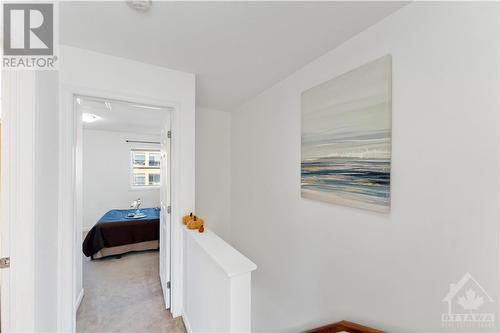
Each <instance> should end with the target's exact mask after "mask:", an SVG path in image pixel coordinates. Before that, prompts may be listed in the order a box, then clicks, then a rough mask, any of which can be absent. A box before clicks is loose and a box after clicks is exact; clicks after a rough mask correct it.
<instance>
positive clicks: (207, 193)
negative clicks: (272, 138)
mask: <svg viewBox="0 0 500 333" xmlns="http://www.w3.org/2000/svg"><path fill="white" fill-rule="evenodd" d="M230 119H231V116H230V113H228V112H225V111H219V110H214V109H207V108H198V107H197V108H196V214H198V215H200V216H201V217H203V218H204V219H205V223H206V225H207V227H208V228H210V229H212V231H214V232H215V233H216V234H217V235H219V236H220V237H221V238H222V239H224V240H227V239H228V237H229V228H230V214H231V207H230V205H228V203H229V202H230V200H231V194H230V193H231V192H230V191H231V183H230V179H231V178H230V177H231V174H230V167H231V166H230V164H231V160H230V141H229V140H230Z"/></svg>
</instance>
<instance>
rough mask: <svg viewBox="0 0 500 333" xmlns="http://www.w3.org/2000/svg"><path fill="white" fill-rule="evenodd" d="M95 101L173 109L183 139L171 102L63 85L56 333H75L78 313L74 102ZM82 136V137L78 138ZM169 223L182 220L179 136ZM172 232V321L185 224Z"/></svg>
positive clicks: (177, 310) (177, 311)
mask: <svg viewBox="0 0 500 333" xmlns="http://www.w3.org/2000/svg"><path fill="white" fill-rule="evenodd" d="M75 95H83V96H92V97H97V98H106V99H114V100H122V101H128V102H132V103H138V104H146V105H162V106H163V107H166V108H168V109H170V112H171V128H172V132H173V133H180V128H181V124H180V114H179V113H180V107H179V105H178V103H176V102H172V101H169V100H158V99H153V98H149V97H144V96H137V95H134V94H129V93H126V94H124V93H121V92H117V91H105V90H102V89H92V88H86V87H78V86H73V85H68V84H64V83H62V84H61V95H60V110H59V112H60V122H59V135H60V147H59V158H60V162H59V167H60V179H59V184H60V191H59V210H60V211H59V219H58V225H59V235H60V237H59V244H58V246H59V253H60V254H61V255H60V258H59V262H58V276H59V278H60V280H59V281H60V288H59V291H58V301H59V302H58V318H59V323H58V330H59V331H65V332H74V331H75V329H76V312H75V311H72V309H73V304H75V302H74V301H75V299H74V298H75V296H74V294H75V284H76V268H77V267H76V266H75V265H76V264H77V262H76V259H75V258H76V252H75V251H80V247H76V246H75V244H76V239H75V237H78V236H76V235H77V233H79V234H80V237H81V230H78V232H77V231H76V230H75V222H76V221H78V220H81V207H80V208H79V207H78V205H79V203H78V191H77V188H78V186H81V184H79V180H78V179H77V177H75V174H76V171H77V168H78V165H77V159H78V153H79V152H80V153H81V148H80V149H79V148H78V147H79V145H78V141H79V140H78V135H79V133H78V127H77V124H78V121H80V122H81V119H78V117H75V112H76V108H75V107H74V100H73V98H74V96H75ZM80 135H81V133H80ZM171 156H172V167H171V175H172V177H171V191H172V200H171V207H172V208H171V220H172V221H180V220H181V214H182V212H181V211H180V206H179V204H180V203H179V202H178V198H180V189H181V186H180V184H179V181H180V179H181V171H182V170H181V168H180V165H181V164H180V158H181V151H180V136H179V135H174V136H173V138H172V141H171ZM171 225H172V231H171V246H172V255H171V267H172V272H173V273H174V274H172V276H171V312H172V315H173V316H174V317H177V316H179V315H181V313H182V291H183V266H182V264H183V259H182V256H183V232H182V225H181V223H172V224H171Z"/></svg>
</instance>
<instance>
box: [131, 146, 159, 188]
mask: <svg viewBox="0 0 500 333" xmlns="http://www.w3.org/2000/svg"><path fill="white" fill-rule="evenodd" d="M130 155H131V164H132V165H131V170H132V175H131V179H132V187H155V186H160V151H158V150H132V151H131V154H130Z"/></svg>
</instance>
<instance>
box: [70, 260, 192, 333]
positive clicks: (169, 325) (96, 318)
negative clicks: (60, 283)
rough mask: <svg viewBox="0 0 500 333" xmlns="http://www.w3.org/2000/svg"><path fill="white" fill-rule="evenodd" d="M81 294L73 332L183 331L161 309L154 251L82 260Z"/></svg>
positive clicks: (161, 300) (181, 327)
mask: <svg viewBox="0 0 500 333" xmlns="http://www.w3.org/2000/svg"><path fill="white" fill-rule="evenodd" d="M83 286H84V289H85V296H84V297H83V300H82V304H81V305H80V308H79V310H78V314H77V332H79V333H83V332H185V331H186V330H185V328H184V324H183V322H182V319H181V318H180V317H179V318H176V319H173V318H172V315H171V314H170V311H168V310H165V309H164V303H163V296H162V293H161V286H160V279H159V276H158V251H147V252H137V253H129V254H125V255H123V256H122V258H120V259H116V258H115V257H110V258H105V259H101V260H94V261H90V259H89V258H84V261H83Z"/></svg>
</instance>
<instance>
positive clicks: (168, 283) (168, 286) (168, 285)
mask: <svg viewBox="0 0 500 333" xmlns="http://www.w3.org/2000/svg"><path fill="white" fill-rule="evenodd" d="M167 289H170V281H168V282H167Z"/></svg>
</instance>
